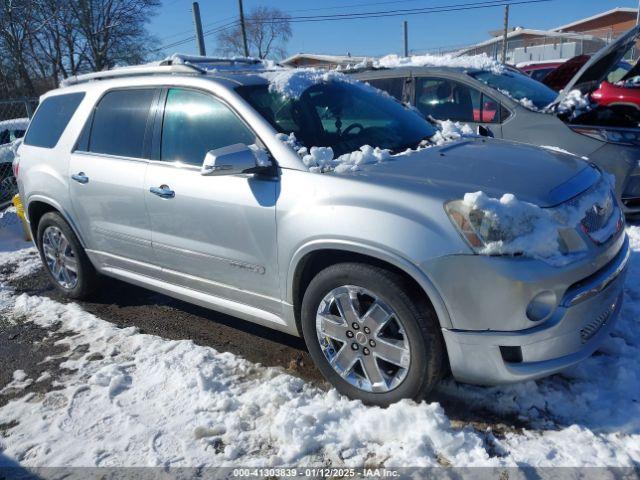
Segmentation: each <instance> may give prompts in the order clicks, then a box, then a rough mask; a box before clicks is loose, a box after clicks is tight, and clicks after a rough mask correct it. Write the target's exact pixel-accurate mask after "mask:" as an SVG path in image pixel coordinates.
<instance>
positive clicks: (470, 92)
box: [416, 78, 495, 122]
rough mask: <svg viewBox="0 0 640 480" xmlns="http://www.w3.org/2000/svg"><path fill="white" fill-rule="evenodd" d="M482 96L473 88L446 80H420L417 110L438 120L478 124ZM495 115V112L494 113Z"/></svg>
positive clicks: (417, 88)
mask: <svg viewBox="0 0 640 480" xmlns="http://www.w3.org/2000/svg"><path fill="white" fill-rule="evenodd" d="M480 105H481V94H480V92H478V91H477V90H475V89H473V88H469V87H467V86H466V85H463V84H461V83H458V82H455V81H453V80H449V79H445V78H418V79H417V82H416V108H417V109H418V110H420V112H421V113H422V114H423V115H424V116H429V115H431V116H432V117H433V118H435V119H437V120H454V121H461V122H477V121H479V120H480V108H481V107H480ZM494 113H495V112H494Z"/></svg>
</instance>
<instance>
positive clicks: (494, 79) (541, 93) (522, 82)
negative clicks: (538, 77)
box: [469, 71, 558, 109]
mask: <svg viewBox="0 0 640 480" xmlns="http://www.w3.org/2000/svg"><path fill="white" fill-rule="evenodd" d="M469 75H471V76H472V77H473V78H475V79H476V80H479V81H481V82H482V83H485V84H487V85H489V86H490V87H491V88H494V89H496V90H499V91H502V92H504V93H505V94H506V95H508V96H510V97H512V98H514V99H516V100H518V101H522V100H525V99H526V100H530V101H531V102H532V103H533V105H534V106H535V108H537V109H543V108H545V107H546V106H547V105H549V104H551V103H552V102H553V101H554V100H555V99H556V97H557V96H558V94H557V93H556V92H554V91H553V90H551V89H550V88H549V87H547V86H546V85H545V84H543V83H540V82H537V81H535V80H534V79H532V78H531V77H528V76H526V75H522V74H521V73H515V72H504V73H501V74H497V73H493V72H489V71H482V72H471V73H469Z"/></svg>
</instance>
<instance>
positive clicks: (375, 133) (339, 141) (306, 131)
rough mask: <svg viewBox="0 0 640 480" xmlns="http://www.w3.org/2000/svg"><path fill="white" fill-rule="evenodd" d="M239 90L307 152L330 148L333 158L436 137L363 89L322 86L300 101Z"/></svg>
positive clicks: (420, 121) (414, 117) (258, 89)
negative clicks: (315, 147) (348, 153)
mask: <svg viewBox="0 0 640 480" xmlns="http://www.w3.org/2000/svg"><path fill="white" fill-rule="evenodd" d="M237 91H238V93H239V94H240V95H242V96H243V97H244V98H245V99H246V100H247V101H248V102H249V103H250V104H251V106H253V108H255V109H256V110H257V111H258V112H259V113H260V114H261V115H262V116H263V117H264V118H265V119H266V120H267V121H269V122H270V123H271V125H273V127H274V128H275V129H276V130H277V131H278V132H281V133H286V134H289V133H295V136H296V138H297V139H298V140H299V141H300V142H302V144H303V145H305V146H307V147H312V146H320V147H331V148H332V149H333V152H334V155H336V156H337V155H342V154H343V153H347V152H353V151H355V150H358V149H359V148H360V147H361V146H362V145H371V146H372V147H379V148H387V149H389V150H392V151H403V150H406V149H407V148H413V147H415V146H417V145H419V144H420V142H421V141H422V140H424V139H426V138H429V137H432V136H433V135H434V134H435V132H436V130H435V128H434V127H433V125H431V124H430V123H429V122H427V121H425V119H424V118H421V117H420V115H418V114H417V113H415V112H413V111H411V110H409V109H408V108H405V107H403V106H402V105H401V104H400V103H398V102H396V101H395V100H392V99H390V98H388V97H387V96H386V95H380V93H379V92H378V91H376V90H374V89H373V88H371V87H369V86H367V85H364V84H359V83H358V84H351V83H346V82H340V81H330V82H326V83H320V84H316V85H313V86H311V87H309V88H308V89H307V90H305V91H304V92H303V93H302V95H300V97H299V98H291V97H285V96H284V95H282V94H281V93H278V92H277V91H272V90H270V89H269V87H268V85H257V86H245V87H239V88H238V89H237Z"/></svg>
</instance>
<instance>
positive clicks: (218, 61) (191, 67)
mask: <svg viewBox="0 0 640 480" xmlns="http://www.w3.org/2000/svg"><path fill="white" fill-rule="evenodd" d="M262 64H263V61H262V60H260V59H258V58H250V57H231V58H225V57H199V56H192V55H179V54H174V55H172V56H171V57H168V58H166V59H164V60H161V61H159V62H154V63H148V64H144V65H135V66H131V67H119V68H114V69H113V70H104V71H102V72H93V73H86V74H82V75H74V76H72V77H69V78H66V79H64V80H63V81H62V82H60V85H61V86H63V87H68V86H70V85H77V84H79V83H84V82H89V81H91V80H106V79H109V78H120V77H132V76H137V75H154V74H155V75H159V74H167V73H207V71H209V70H213V69H216V67H240V68H241V69H242V68H251V67H256V66H258V65H262Z"/></svg>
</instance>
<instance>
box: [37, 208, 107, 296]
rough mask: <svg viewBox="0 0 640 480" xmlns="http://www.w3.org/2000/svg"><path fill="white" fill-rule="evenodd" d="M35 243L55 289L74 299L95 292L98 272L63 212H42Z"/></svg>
mask: <svg viewBox="0 0 640 480" xmlns="http://www.w3.org/2000/svg"><path fill="white" fill-rule="evenodd" d="M36 244H37V246H38V250H39V252H40V258H41V259H42V263H43V264H44V267H45V270H46V272H47V274H48V275H49V278H50V279H51V281H52V283H53V285H54V286H55V287H56V289H58V290H59V291H60V292H62V293H63V294H64V295H65V296H67V297H69V298H73V299H83V298H87V297H88V296H89V295H90V294H91V293H93V292H94V290H95V288H96V286H97V283H98V274H97V272H96V270H95V268H94V267H93V265H92V264H91V261H90V260H89V257H87V254H86V253H85V251H84V248H82V245H81V244H80V241H79V240H78V237H76V234H75V233H74V232H73V230H72V229H71V227H70V226H69V224H68V223H67V222H66V221H65V219H64V218H63V217H62V215H60V214H59V213H58V212H48V213H45V214H44V215H43V216H42V218H41V219H40V222H39V223H38V235H37V241H36Z"/></svg>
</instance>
